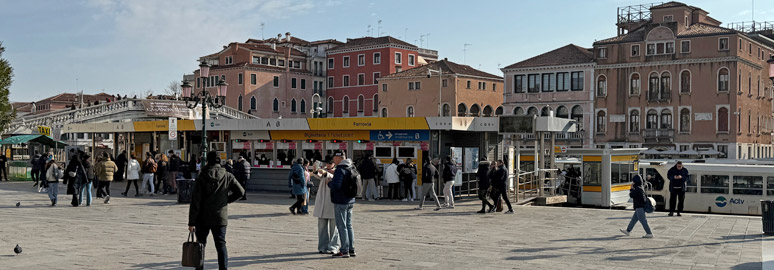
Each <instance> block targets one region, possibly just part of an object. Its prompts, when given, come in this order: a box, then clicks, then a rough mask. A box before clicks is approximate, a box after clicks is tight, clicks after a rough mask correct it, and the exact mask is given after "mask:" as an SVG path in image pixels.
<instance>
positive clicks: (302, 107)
mask: <svg viewBox="0 0 774 270" xmlns="http://www.w3.org/2000/svg"><path fill="white" fill-rule="evenodd" d="M300 107H301V113H306V100H304V99H301V106H300Z"/></svg>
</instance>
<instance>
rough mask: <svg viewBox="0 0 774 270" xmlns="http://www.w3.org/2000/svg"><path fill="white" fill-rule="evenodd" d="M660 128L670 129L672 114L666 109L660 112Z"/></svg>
mask: <svg viewBox="0 0 774 270" xmlns="http://www.w3.org/2000/svg"><path fill="white" fill-rule="evenodd" d="M661 128H663V129H670V128H672V112H671V111H669V110H667V109H663V110H661Z"/></svg>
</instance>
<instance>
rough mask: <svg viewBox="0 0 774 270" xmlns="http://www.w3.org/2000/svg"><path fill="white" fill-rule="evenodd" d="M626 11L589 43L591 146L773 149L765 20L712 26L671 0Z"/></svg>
mask: <svg viewBox="0 0 774 270" xmlns="http://www.w3.org/2000/svg"><path fill="white" fill-rule="evenodd" d="M634 9H640V11H637V12H635V13H631V14H626V13H625V12H624V13H623V14H619V15H618V22H617V26H618V28H619V31H618V32H619V35H618V36H616V37H612V38H608V39H604V40H600V41H597V42H595V43H594V52H595V55H594V57H595V61H596V62H597V65H596V67H595V69H594V77H592V78H587V79H589V80H593V81H594V96H595V109H594V111H593V113H594V117H595V118H594V126H593V130H594V133H595V143H596V144H597V146H598V147H608V148H610V147H612V148H620V147H646V148H651V149H652V150H653V151H656V150H658V151H664V150H666V151H668V152H666V153H678V154H679V155H680V156H692V155H694V156H695V155H696V154H695V153H697V152H706V153H717V152H715V151H718V152H720V154H719V156H721V157H728V158H736V159H741V158H766V157H772V156H774V147H773V146H772V140H771V134H772V97H774V96H773V95H772V94H773V93H772V87H767V86H769V85H771V84H770V82H769V81H768V69H769V66H768V64H767V63H766V60H768V59H769V55H771V54H772V52H773V51H774V41H772V38H774V35H773V34H772V30H773V29H771V28H772V27H771V25H770V24H769V27H768V28H765V27H764V28H760V27H758V28H747V27H738V26H744V25H731V26H730V27H721V26H720V24H721V23H720V22H719V21H717V20H715V19H713V18H711V17H709V16H708V13H707V12H706V11H704V10H702V9H701V8H698V7H693V6H688V5H686V4H683V3H679V2H668V3H665V4H660V5H656V6H652V7H647V8H644V9H642V6H637V7H635V8H634ZM622 10H631V9H622ZM653 151H651V152H653ZM674 156H675V157H677V155H674Z"/></svg>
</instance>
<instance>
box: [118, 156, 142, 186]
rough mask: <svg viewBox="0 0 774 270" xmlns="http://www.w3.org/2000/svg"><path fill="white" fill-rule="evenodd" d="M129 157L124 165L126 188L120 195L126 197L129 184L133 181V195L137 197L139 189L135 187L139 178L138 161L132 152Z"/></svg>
mask: <svg viewBox="0 0 774 270" xmlns="http://www.w3.org/2000/svg"><path fill="white" fill-rule="evenodd" d="M131 157H132V158H131V159H129V162H127V165H126V190H125V191H124V192H122V193H121V195H124V197H126V194H127V193H128V192H129V186H130V185H131V184H132V183H134V193H135V194H134V196H135V197H139V196H140V189H139V188H138V187H137V181H138V180H140V162H139V161H137V158H136V157H135V156H134V154H132V156H131Z"/></svg>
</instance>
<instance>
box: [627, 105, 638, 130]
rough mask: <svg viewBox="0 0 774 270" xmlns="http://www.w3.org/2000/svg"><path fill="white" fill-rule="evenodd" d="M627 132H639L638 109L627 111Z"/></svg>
mask: <svg viewBox="0 0 774 270" xmlns="http://www.w3.org/2000/svg"><path fill="white" fill-rule="evenodd" d="M629 132H640V111H638V110H632V111H631V112H629Z"/></svg>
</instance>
